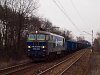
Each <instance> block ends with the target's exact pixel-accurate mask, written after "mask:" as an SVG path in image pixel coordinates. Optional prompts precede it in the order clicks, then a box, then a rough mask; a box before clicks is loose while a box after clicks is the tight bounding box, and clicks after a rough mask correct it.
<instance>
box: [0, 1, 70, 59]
mask: <svg viewBox="0 0 100 75" xmlns="http://www.w3.org/2000/svg"><path fill="white" fill-rule="evenodd" d="M37 8H38V2H37V0H0V59H2V58H6V59H9V58H10V59H16V60H17V59H19V58H23V57H24V56H25V54H24V53H25V50H26V39H27V34H28V33H29V32H31V31H35V30H44V31H49V32H53V33H56V34H59V35H62V36H65V37H66V38H67V39H70V37H71V35H70V31H67V32H66V33H65V31H61V30H58V29H54V26H53V25H52V23H51V22H50V21H49V20H47V19H43V18H40V17H37V16H35V13H36V10H37Z"/></svg>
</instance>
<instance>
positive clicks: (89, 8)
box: [38, 0, 100, 40]
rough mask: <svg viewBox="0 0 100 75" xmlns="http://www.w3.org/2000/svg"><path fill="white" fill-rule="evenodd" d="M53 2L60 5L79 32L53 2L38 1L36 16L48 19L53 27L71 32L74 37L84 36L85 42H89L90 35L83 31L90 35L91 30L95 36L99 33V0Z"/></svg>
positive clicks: (57, 0) (59, 0)
mask: <svg viewBox="0 0 100 75" xmlns="http://www.w3.org/2000/svg"><path fill="white" fill-rule="evenodd" d="M55 1H56V2H57V3H59V2H60V3H61V4H62V6H63V7H64V9H65V11H66V13H67V15H68V16H69V17H70V18H71V20H72V21H73V22H74V23H75V25H76V26H77V28H78V29H79V31H80V32H79V31H78V30H77V28H75V26H74V25H73V24H72V23H71V22H70V21H69V20H68V18H67V17H66V16H65V15H64V14H63V13H62V12H61V11H60V9H59V8H58V7H57V6H56V4H55V3H54V2H53V0H39V4H40V7H39V9H38V14H39V15H40V16H42V17H44V18H47V19H49V20H50V21H51V22H52V23H53V24H54V25H56V26H58V27H61V28H63V29H67V30H70V31H72V33H73V35H74V36H82V35H84V36H85V38H86V39H87V40H91V35H88V34H86V33H84V32H83V31H86V32H88V33H91V31H92V29H93V30H94V34H96V32H97V31H99V32H100V0H55ZM71 1H72V2H71ZM80 16H81V17H80ZM94 36H95V35H94Z"/></svg>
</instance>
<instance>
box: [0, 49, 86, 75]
mask: <svg viewBox="0 0 100 75" xmlns="http://www.w3.org/2000/svg"><path fill="white" fill-rule="evenodd" d="M80 52H81V53H80ZM84 53H85V52H84V51H83V50H82V51H78V52H76V53H74V54H72V55H71V57H68V58H67V59H66V60H65V59H64V61H61V62H60V61H58V62H57V61H55V62H56V63H55V62H52V64H51V63H49V62H48V63H31V62H28V63H24V64H20V65H16V66H12V67H8V68H4V69H0V75H48V74H49V75H53V72H55V71H57V70H55V69H57V68H59V67H60V68H61V67H63V66H60V65H61V64H64V63H69V64H70V66H71V63H75V62H76V61H75V60H76V59H77V60H78V59H79V58H80V57H81V56H82V54H84ZM79 55H80V56H79ZM73 58H75V59H74V60H73V61H72V62H71V61H70V60H71V59H73ZM68 61H70V62H68ZM44 66H45V68H44ZM50 66H52V67H50ZM64 66H66V65H64ZM67 66H68V65H67ZM70 66H69V67H70ZM41 67H42V68H41ZM48 67H50V68H48ZM60 68H59V69H60ZM61 69H62V68H61ZM67 69H68V67H66V69H65V68H64V69H62V70H63V71H60V73H59V74H60V75H63V72H64V71H66V70H67ZM25 72H27V74H26V73H25ZM49 72H50V73H49ZM57 72H58V71H57ZM59 74H56V73H54V75H59Z"/></svg>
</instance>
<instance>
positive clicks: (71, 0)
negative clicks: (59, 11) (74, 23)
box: [70, 0, 88, 25]
mask: <svg viewBox="0 0 100 75" xmlns="http://www.w3.org/2000/svg"><path fill="white" fill-rule="evenodd" d="M70 2H71V4H72V6H73V8H74V9H75V10H76V13H77V14H78V15H79V17H80V19H81V21H82V22H83V23H84V24H85V25H88V24H87V23H86V22H85V21H84V19H83V17H82V16H81V15H80V13H79V11H78V9H77V8H76V6H75V4H74V3H73V0H70Z"/></svg>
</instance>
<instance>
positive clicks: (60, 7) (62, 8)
mask: <svg viewBox="0 0 100 75" xmlns="http://www.w3.org/2000/svg"><path fill="white" fill-rule="evenodd" d="M57 1H58V0H57ZM53 2H54V3H55V4H56V6H57V7H58V8H59V9H60V11H61V12H62V13H63V14H64V15H65V16H66V17H67V19H68V20H69V21H70V22H71V23H72V25H73V26H74V27H75V28H76V29H77V31H78V32H81V31H80V29H79V28H78V27H77V26H76V24H75V23H74V22H73V21H72V19H71V18H70V17H69V16H68V14H67V12H66V11H65V9H64V7H63V6H62V4H61V3H60V2H59V4H60V6H59V4H58V3H57V2H56V1H55V0H53Z"/></svg>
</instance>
